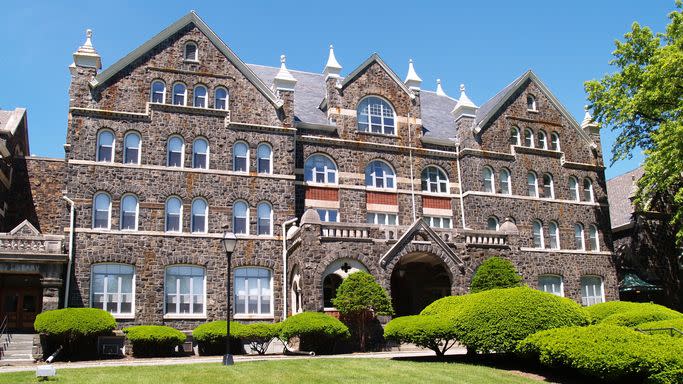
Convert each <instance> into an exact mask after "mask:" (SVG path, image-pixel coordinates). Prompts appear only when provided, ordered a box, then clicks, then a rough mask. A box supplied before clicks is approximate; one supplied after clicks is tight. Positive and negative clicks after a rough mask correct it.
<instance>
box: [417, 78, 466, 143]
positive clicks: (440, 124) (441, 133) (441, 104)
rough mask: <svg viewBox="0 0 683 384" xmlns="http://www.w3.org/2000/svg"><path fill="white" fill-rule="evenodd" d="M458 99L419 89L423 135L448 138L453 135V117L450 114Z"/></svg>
mask: <svg viewBox="0 0 683 384" xmlns="http://www.w3.org/2000/svg"><path fill="white" fill-rule="evenodd" d="M457 102H458V101H457V100H455V99H452V98H450V97H448V96H439V95H437V94H436V92H432V91H424V90H423V91H420V105H421V112H422V130H423V132H424V135H425V137H433V138H436V139H450V138H453V137H455V118H454V117H453V115H452V114H451V111H452V110H453V108H455V104H456V103H457Z"/></svg>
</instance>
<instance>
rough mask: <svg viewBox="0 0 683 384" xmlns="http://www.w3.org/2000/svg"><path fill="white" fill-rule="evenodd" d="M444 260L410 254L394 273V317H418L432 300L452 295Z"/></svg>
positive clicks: (402, 259) (397, 266)
mask: <svg viewBox="0 0 683 384" xmlns="http://www.w3.org/2000/svg"><path fill="white" fill-rule="evenodd" d="M446 268H447V267H446V264H444V263H443V262H442V261H441V259H439V258H438V257H437V256H436V255H434V254H431V253H411V254H408V255H405V256H403V257H402V258H401V260H399V262H398V263H397V264H396V266H395V267H394V270H393V272H392V273H391V302H392V304H393V306H394V311H395V312H396V315H395V316H407V315H416V314H418V313H420V311H422V310H423V309H424V308H425V307H426V306H428V305H429V304H431V303H432V302H433V301H435V300H437V299H440V298H442V297H444V296H448V295H450V294H451V279H450V275H449V273H448V270H447V269H446Z"/></svg>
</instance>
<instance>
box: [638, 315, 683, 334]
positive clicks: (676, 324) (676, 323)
mask: <svg viewBox="0 0 683 384" xmlns="http://www.w3.org/2000/svg"><path fill="white" fill-rule="evenodd" d="M653 328H675V329H677V330H678V331H680V332H683V317H680V318H675V319H669V320H659V321H650V322H647V323H642V324H639V325H638V326H637V327H636V329H642V330H648V329H653ZM647 333H648V334H650V335H653V334H662V335H670V336H674V337H682V336H683V334H681V333H679V332H676V331H670V330H662V331H651V332H647Z"/></svg>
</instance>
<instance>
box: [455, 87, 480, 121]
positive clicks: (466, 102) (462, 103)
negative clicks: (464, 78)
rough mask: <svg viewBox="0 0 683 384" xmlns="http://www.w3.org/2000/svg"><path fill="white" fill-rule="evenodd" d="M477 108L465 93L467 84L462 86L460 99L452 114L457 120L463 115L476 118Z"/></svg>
mask: <svg viewBox="0 0 683 384" xmlns="http://www.w3.org/2000/svg"><path fill="white" fill-rule="evenodd" d="M477 108H479V107H477V105H476V104H474V103H473V102H472V100H470V98H469V97H467V94H466V93H465V84H460V98H459V99H458V102H457V103H456V104H455V108H453V111H452V112H451V113H452V114H453V115H454V116H455V118H456V119H457V118H458V117H460V116H462V115H471V116H474V114H475V113H476V112H477Z"/></svg>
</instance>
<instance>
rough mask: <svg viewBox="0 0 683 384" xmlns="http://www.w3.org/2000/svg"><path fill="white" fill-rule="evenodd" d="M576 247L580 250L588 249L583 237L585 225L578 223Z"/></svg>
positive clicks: (575, 227) (575, 237) (575, 232)
mask: <svg viewBox="0 0 683 384" xmlns="http://www.w3.org/2000/svg"><path fill="white" fill-rule="evenodd" d="M574 247H575V248H576V249H579V250H584V249H586V243H585V242H584V237H583V225H581V224H579V223H576V224H574Z"/></svg>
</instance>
